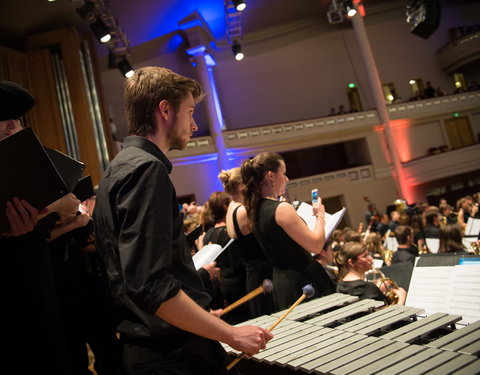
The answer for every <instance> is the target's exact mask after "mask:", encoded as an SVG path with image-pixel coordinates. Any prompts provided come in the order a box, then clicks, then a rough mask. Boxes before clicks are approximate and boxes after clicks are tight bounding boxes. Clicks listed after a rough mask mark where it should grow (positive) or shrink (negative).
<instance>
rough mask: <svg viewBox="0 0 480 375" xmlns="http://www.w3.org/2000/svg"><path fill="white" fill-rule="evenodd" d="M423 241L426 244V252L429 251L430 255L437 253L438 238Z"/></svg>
mask: <svg viewBox="0 0 480 375" xmlns="http://www.w3.org/2000/svg"><path fill="white" fill-rule="evenodd" d="M425 241H426V242H427V247H428V250H430V252H431V253H434V254H436V253H438V248H439V247H440V239H438V238H425Z"/></svg>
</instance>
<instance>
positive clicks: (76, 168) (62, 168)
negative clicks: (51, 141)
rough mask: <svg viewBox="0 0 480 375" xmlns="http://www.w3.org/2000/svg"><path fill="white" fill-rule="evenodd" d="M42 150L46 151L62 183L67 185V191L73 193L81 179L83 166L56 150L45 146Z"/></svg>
mask: <svg viewBox="0 0 480 375" xmlns="http://www.w3.org/2000/svg"><path fill="white" fill-rule="evenodd" d="M44 149H45V151H47V154H48V157H49V158H50V160H51V161H52V163H53V165H54V166H55V168H56V169H57V171H58V173H59V174H60V176H62V179H63V182H65V185H67V188H68V191H70V192H73V190H74V189H75V186H76V185H77V183H78V181H79V180H80V179H81V177H82V174H83V171H84V169H85V164H84V163H82V162H81V161H78V160H76V159H74V158H72V157H70V156H68V155H67V154H64V153H63V152H60V151H58V150H54V149H51V148H48V147H45V146H44Z"/></svg>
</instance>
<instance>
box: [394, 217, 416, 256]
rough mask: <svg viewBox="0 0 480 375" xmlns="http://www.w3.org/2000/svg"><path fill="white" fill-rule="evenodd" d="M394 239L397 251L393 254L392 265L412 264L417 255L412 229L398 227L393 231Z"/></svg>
mask: <svg viewBox="0 0 480 375" xmlns="http://www.w3.org/2000/svg"><path fill="white" fill-rule="evenodd" d="M395 238H396V239H397V242H398V249H397V251H396V252H395V253H394V254H393V258H392V264H397V263H402V262H409V261H411V262H413V261H414V260H415V257H416V256H417V255H418V249H417V247H415V246H414V243H413V230H412V228H411V227H409V226H408V225H399V226H398V227H397V228H396V229H395Z"/></svg>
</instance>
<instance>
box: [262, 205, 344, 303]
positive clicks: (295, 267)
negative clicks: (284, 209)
mask: <svg viewBox="0 0 480 375" xmlns="http://www.w3.org/2000/svg"><path fill="white" fill-rule="evenodd" d="M279 204H280V202H277V201H274V200H271V199H262V200H261V201H260V203H259V206H258V212H257V223H256V225H255V226H254V230H253V233H254V235H255V237H256V239H257V240H258V242H259V243H260V246H261V247H262V250H263V252H264V254H265V256H266V257H267V259H268V261H269V262H270V264H271V265H272V268H273V307H274V310H275V311H279V310H284V309H286V308H288V307H290V306H291V305H292V304H293V303H294V302H295V301H296V300H297V299H298V298H299V297H300V296H301V295H302V288H303V287H304V286H305V285H306V284H312V286H313V287H314V289H315V295H314V298H315V297H321V296H325V295H327V294H331V293H333V292H335V287H334V285H333V283H332V282H331V280H330V278H329V277H328V275H327V273H326V272H325V270H324V268H323V267H322V266H321V265H320V264H319V263H317V262H316V261H315V260H314V259H313V256H312V255H311V254H310V253H309V252H308V251H306V250H305V249H303V248H302V247H301V246H300V245H299V244H298V243H296V242H295V241H294V240H292V239H291V238H290V237H289V236H288V234H287V233H286V232H285V231H284V230H283V228H282V227H280V226H279V225H278V224H277V222H276V221H275V211H276V209H277V207H278V205H279Z"/></svg>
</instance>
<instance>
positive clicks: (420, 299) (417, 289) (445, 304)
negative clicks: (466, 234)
mask: <svg viewBox="0 0 480 375" xmlns="http://www.w3.org/2000/svg"><path fill="white" fill-rule="evenodd" d="M417 260H418V258H417ZM405 304H406V305H407V306H412V307H417V308H423V309H424V310H425V313H426V314H427V315H430V314H433V313H436V312H443V313H447V314H452V315H460V316H462V321H460V322H459V324H469V323H473V322H475V321H477V320H480V265H477V264H474V265H472V264H468V265H457V266H448V267H415V268H414V270H413V273H412V278H411V280H410V286H409V289H408V294H407V300H406V303H405Z"/></svg>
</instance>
